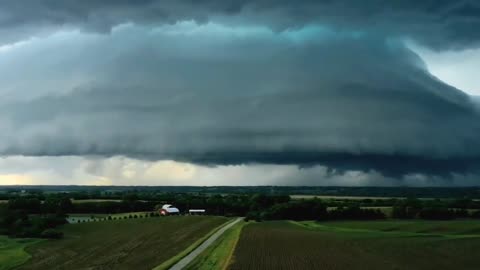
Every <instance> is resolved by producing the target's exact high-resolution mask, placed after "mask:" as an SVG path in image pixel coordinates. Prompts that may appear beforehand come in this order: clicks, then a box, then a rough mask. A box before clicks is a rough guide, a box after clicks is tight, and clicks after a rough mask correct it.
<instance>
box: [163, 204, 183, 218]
mask: <svg viewBox="0 0 480 270" xmlns="http://www.w3.org/2000/svg"><path fill="white" fill-rule="evenodd" d="M178 214H180V210H178V208H176V207H175V206H173V205H171V204H164V205H163V206H162V208H161V209H160V215H163V216H168V215H178Z"/></svg>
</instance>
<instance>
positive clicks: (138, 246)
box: [18, 216, 228, 270]
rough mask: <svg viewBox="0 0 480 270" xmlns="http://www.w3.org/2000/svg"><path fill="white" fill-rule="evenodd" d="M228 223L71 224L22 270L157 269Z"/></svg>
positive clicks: (36, 248)
mask: <svg viewBox="0 0 480 270" xmlns="http://www.w3.org/2000/svg"><path fill="white" fill-rule="evenodd" d="M226 221H228V219H227V218H223V217H207V216H181V217H158V218H141V219H125V220H114V221H101V222H89V223H81V224H70V225H66V226H64V227H63V228H62V231H63V232H64V233H65V237H64V239H61V240H50V241H43V242H41V243H38V244H34V245H32V246H29V247H27V249H26V250H27V252H28V253H30V254H32V258H31V260H29V261H27V263H25V264H24V265H21V267H20V268H18V269H137V270H141V269H152V268H154V267H155V266H157V265H159V264H161V263H162V262H164V261H166V260H168V259H169V258H171V257H173V256H175V255H176V254H178V253H180V252H181V251H183V250H184V249H185V248H187V247H188V246H190V245H191V244H192V243H194V242H195V241H197V240H198V239H200V238H201V237H203V236H204V235H206V234H208V233H209V232H210V231H212V230H213V229H215V228H216V227H218V226H220V225H221V224H223V223H225V222H226Z"/></svg>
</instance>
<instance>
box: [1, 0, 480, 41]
mask: <svg viewBox="0 0 480 270" xmlns="http://www.w3.org/2000/svg"><path fill="white" fill-rule="evenodd" d="M0 6H1V7H2V11H1V12H0V25H1V26H0V29H1V30H0V34H2V35H1V36H2V39H3V40H4V42H5V41H12V40H15V39H19V38H21V37H25V36H28V35H31V34H32V33H33V34H39V33H40V34H42V33H49V32H50V31H53V29H56V28H59V27H63V28H72V27H81V28H82V29H84V30H87V31H98V32H108V31H110V30H111V29H112V28H113V27H114V26H116V25H118V24H122V23H129V22H133V23H137V24H147V25H158V24H165V23H169V24H173V23H175V22H178V21H185V20H195V21H197V22H200V23H204V22H208V21H211V20H217V21H222V22H224V23H227V24H235V25H241V24H263V25H267V26H268V27H271V28H273V29H276V30H283V29H288V28H295V27H302V26H304V25H309V24H323V25H326V26H329V27H333V28H336V29H338V30H347V31H359V32H365V31H367V32H376V33H378V34H381V35H388V36H403V37H408V38H412V39H415V40H418V41H419V42H422V43H425V44H427V45H429V46H432V47H434V48H438V49H443V48H457V49H459V48H464V47H469V46H473V45H478V44H479V40H480V34H479V31H477V30H476V29H479V28H480V4H479V3H478V1H475V0H460V1H450V0H422V1H417V0H393V1H382V0H365V1H351V0H335V1H332V0H318V1H311V0H299V1H295V2H294V3H293V2H292V1H285V0H281V1H272V0H205V1H191V0H157V1H156V0H139V1H131V0H102V1H97V0H86V1H76V0H39V1H33V2H32V1H28V0H17V1H9V0H2V1H0ZM12 29H14V31H11V30H12Z"/></svg>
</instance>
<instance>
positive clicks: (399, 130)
mask: <svg viewBox="0 0 480 270" xmlns="http://www.w3.org/2000/svg"><path fill="white" fill-rule="evenodd" d="M188 27H200V28H202V27H203V28H204V30H205V31H203V32H202V31H200V32H198V33H191V34H184V31H180V32H178V31H177V30H179V29H185V28H188ZM222 31H224V33H223V34H218V33H219V32H222ZM228 31H229V30H228V28H223V27H221V26H215V25H204V26H198V25H196V24H194V23H187V24H186V25H183V26H181V25H180V26H168V27H164V28H160V29H157V31H152V30H149V29H148V28H142V27H136V26H131V25H130V26H129V25H126V26H124V27H120V28H118V29H117V30H115V31H114V32H113V33H112V34H111V35H110V36H109V37H108V38H102V37H101V36H100V37H99V36H97V35H93V36H88V35H87V37H84V38H83V39H82V38H79V39H78V40H74V41H68V40H69V39H62V37H61V36H60V37H59V40H66V41H60V42H64V44H63V45H64V46H59V48H60V47H68V48H69V49H68V50H65V51H62V50H61V49H55V50H52V49H49V48H50V47H49V46H45V48H46V49H44V50H42V51H41V52H39V51H33V52H31V53H32V54H35V55H36V61H35V62H36V63H42V64H41V65H42V66H44V65H46V66H52V65H55V63H57V64H58V63H62V69H61V70H60V69H58V71H57V72H58V76H55V77H56V78H57V77H58V79H57V81H56V83H57V84H58V85H60V86H63V85H67V83H64V82H63V81H62V78H61V74H73V75H75V76H76V77H80V78H82V82H84V83H81V84H77V85H75V87H74V89H71V90H70V91H66V92H65V89H59V91H58V92H56V91H51V89H52V85H51V84H50V83H48V84H47V85H45V86H42V84H41V83H40V84H38V85H37V86H36V87H37V88H38V89H39V91H40V90H41V89H43V88H45V89H44V91H45V92H44V95H42V96H41V97H36V98H28V96H29V95H28V94H27V92H25V93H18V92H11V93H10V95H5V96H6V99H5V100H7V101H5V100H4V101H3V102H4V104H3V106H2V107H1V108H0V115H2V117H1V119H0V124H1V126H2V130H3V131H4V132H2V134H0V139H1V140H0V141H1V143H0V152H1V153H2V154H4V155H27V156H43V155H48V156H57V155H102V156H115V155H124V156H130V157H135V158H142V159H148V160H161V159H173V160H179V161H185V162H193V163H200V164H207V165H220V164H224V165H228V164H243V163H246V164H248V163H267V164H296V165H301V166H312V165H315V164H325V165H328V166H330V167H333V168H336V169H340V170H352V169H355V170H370V169H375V170H378V171H380V172H382V173H384V174H387V175H395V176H398V175H403V174H405V173H417V172H418V173H428V174H439V175H443V174H448V173H451V172H465V171H471V170H475V169H476V165H477V164H478V160H479V157H480V142H479V141H478V140H477V136H478V134H479V132H480V122H479V121H478V120H479V119H480V118H479V113H478V109H477V107H476V105H475V103H474V101H473V100H472V99H471V98H470V97H469V96H468V95H466V94H465V93H463V92H461V91H459V90H457V89H455V88H453V87H451V86H448V85H446V84H444V83H442V82H441V81H439V80H438V79H436V78H435V77H433V76H432V75H430V74H429V72H428V71H427V70H426V68H425V66H424V64H423V62H422V60H421V59H420V58H419V57H418V56H417V55H416V54H415V53H413V52H412V51H411V50H409V49H408V48H406V47H405V46H404V45H403V43H401V42H395V41H389V40H387V39H379V38H378V37H376V36H373V37H372V36H368V35H367V36H365V35H362V36H357V35H355V34H354V33H352V34H346V33H342V34H335V33H331V32H326V33H325V32H323V31H322V30H318V33H317V32H315V31H313V30H311V31H313V32H315V34H313V36H311V34H309V35H307V34H305V33H304V32H302V31H299V32H288V33H283V34H277V33H275V32H271V31H268V30H265V29H257V30H253V29H250V30H245V29H243V30H242V29H233V30H231V31H233V32H231V33H229V32H228ZM242 31H243V32H242ZM239 33H243V34H239ZM192 40H193V41H195V42H192ZM112 41H115V42H114V43H115V44H114V45H112ZM85 44H88V48H89V50H88V51H87V52H85V51H83V48H85V47H84V46H85ZM40 47H41V46H40ZM78 47H80V48H78ZM28 49H29V48H28V46H27V48H20V49H19V50H26V51H28ZM77 50H81V53H77V52H78V51H77ZM12 55H13V52H12ZM24 55H26V56H25V57H26V58H25V59H22V58H21V57H20V56H13V57H14V58H15V61H16V62H17V63H19V65H21V66H23V65H24V64H25V63H30V61H31V59H30V58H29V57H28V55H29V54H28V53H25V54H24ZM6 57H7V58H6V59H8V56H6ZM67 60H68V62H67V63H72V65H71V66H70V65H68V64H65V61H67ZM22 61H25V62H22ZM73 63H75V64H73ZM92 67H95V68H92ZM0 69H1V68H0ZM8 69H9V70H16V69H12V66H11V65H9V66H8ZM29 69H32V71H31V73H29ZM52 69H53V68H49V71H40V70H39V68H37V67H35V66H33V67H28V68H26V70H25V72H24V73H23V74H22V76H23V78H24V79H25V80H27V81H30V80H29V76H38V74H39V73H40V74H42V73H43V72H52V71H51V70H52ZM4 71H5V72H3V73H2V74H3V76H5V77H4V80H3V81H4V82H7V81H8V76H9V75H10V74H9V72H8V70H7V67H4ZM70 76H72V75H70ZM67 81H71V79H70V78H69V79H68V80H67ZM16 82H17V80H13V82H12V85H13V84H14V83H16ZM5 85H6V86H8V85H9V84H8V83H5ZM12 87H13V86H12ZM32 87H34V86H33V85H32ZM7 88H8V87H7ZM53 89H55V88H53ZM40 92H41V91H40ZM8 98H9V99H10V101H8Z"/></svg>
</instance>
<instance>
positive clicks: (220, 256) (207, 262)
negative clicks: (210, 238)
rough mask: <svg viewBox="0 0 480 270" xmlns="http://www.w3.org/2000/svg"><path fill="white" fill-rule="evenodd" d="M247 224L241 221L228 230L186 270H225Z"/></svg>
mask: <svg viewBox="0 0 480 270" xmlns="http://www.w3.org/2000/svg"><path fill="white" fill-rule="evenodd" d="M245 224H247V223H246V222H245V221H241V222H240V223H238V224H236V225H235V226H233V227H232V228H230V229H229V230H227V231H226V232H225V233H224V234H223V235H222V236H221V237H220V238H219V239H217V241H215V242H214V243H213V244H212V245H211V246H210V247H208V248H207V249H206V250H205V251H203V252H202V253H201V254H200V255H199V256H198V257H197V258H196V259H195V260H193V261H192V262H191V263H190V264H189V265H187V267H186V268H185V269H186V270H223V269H225V268H226V267H227V266H228V264H229V261H230V258H231V256H232V255H233V251H234V249H235V246H236V244H237V243H238V239H239V238H240V234H241V231H242V228H243V226H245Z"/></svg>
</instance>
